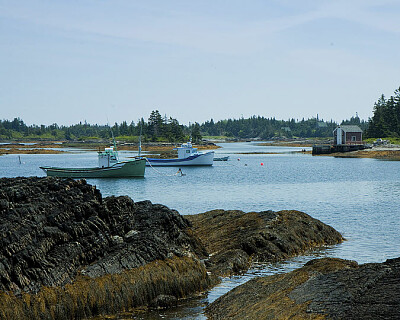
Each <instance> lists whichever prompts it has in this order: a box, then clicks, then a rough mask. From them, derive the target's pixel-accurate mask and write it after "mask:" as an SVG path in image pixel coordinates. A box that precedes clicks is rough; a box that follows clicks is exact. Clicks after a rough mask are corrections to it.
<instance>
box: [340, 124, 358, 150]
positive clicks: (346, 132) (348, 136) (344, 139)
mask: <svg viewBox="0 0 400 320" xmlns="http://www.w3.org/2000/svg"><path fill="white" fill-rule="evenodd" d="M362 132H363V131H362V130H361V128H360V127H359V126H355V125H342V126H338V127H337V128H336V129H335V130H333V144H334V145H346V144H363V142H362Z"/></svg>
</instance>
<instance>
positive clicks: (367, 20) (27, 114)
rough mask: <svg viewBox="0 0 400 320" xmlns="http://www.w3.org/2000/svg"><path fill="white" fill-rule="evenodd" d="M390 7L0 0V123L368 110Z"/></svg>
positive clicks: (393, 62) (394, 24) (388, 83)
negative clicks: (155, 112) (153, 114)
mask: <svg viewBox="0 0 400 320" xmlns="http://www.w3.org/2000/svg"><path fill="white" fill-rule="evenodd" d="M399 66H400V1H399V0H393V1H389V0H387V1H386V0H343V1H342V0H302V1H298V0H259V1H258V0H247V1H243V0H242V1H237V0H224V1H223V0H212V1H209V0H197V1H194V0H193V1H192V0H181V1H179V0H170V1H167V0H159V1H156V0H146V1H135V0H97V1H95V0H79V1H78V0H51V1H50V0H47V1H46V0H42V1H40V0H8V1H7V0H0V111H1V112H0V118H1V119H10V120H11V119H13V118H15V117H20V118H21V119H22V120H24V121H25V122H26V123H28V124H33V123H34V124H46V125H49V124H52V123H54V122H56V123H58V124H66V125H69V124H74V123H78V122H79V121H84V120H86V121H87V122H88V123H92V124H94V123H98V124H105V123H107V119H108V120H109V122H110V123H113V122H121V121H123V120H126V121H128V122H130V121H132V120H133V121H134V122H137V120H138V119H139V118H141V117H144V118H145V119H146V120H147V119H148V117H149V115H150V112H151V111H152V110H156V109H158V110H159V111H160V113H161V114H162V115H164V114H166V115H167V116H172V117H173V118H176V119H178V120H179V121H180V122H181V123H184V124H187V123H188V122H195V121H197V122H204V121H206V120H209V119H211V118H213V119H214V121H217V120H221V119H228V118H240V117H242V116H243V117H245V118H247V117H250V116H252V115H260V116H264V117H276V118H277V119H288V118H295V119H301V118H303V117H304V118H310V117H315V116H316V114H317V113H318V114H319V117H320V118H323V119H325V120H330V119H333V120H336V121H340V120H342V119H347V118H350V117H351V116H354V115H355V114H356V112H358V114H359V116H360V117H361V118H363V119H366V120H367V119H368V117H370V116H372V109H373V105H374V102H375V101H376V100H377V99H378V98H379V97H380V95H381V94H382V93H383V94H385V95H387V96H390V95H392V94H393V92H394V90H395V89H397V88H399V86H400V67H399Z"/></svg>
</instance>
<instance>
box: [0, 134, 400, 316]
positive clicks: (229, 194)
mask: <svg viewBox="0 0 400 320" xmlns="http://www.w3.org/2000/svg"><path fill="white" fill-rule="evenodd" d="M219 145H220V146H221V147H222V148H221V149H218V150H216V156H226V155H228V156H229V157H230V159H229V161H227V162H214V165H213V166H212V167H193V168H189V167H188V168H186V167H183V168H182V170H183V173H185V174H186V175H184V176H177V175H175V173H176V171H177V168H159V167H158V168H154V169H153V168H146V174H145V178H135V179H88V183H90V184H93V185H96V186H97V188H99V189H100V191H101V192H102V194H103V196H109V195H128V196H130V197H131V198H132V199H134V200H135V201H140V200H151V201H152V202H153V203H161V204H164V205H167V206H168V207H170V208H172V209H175V210H177V211H178V212H179V213H181V214H183V215H186V214H196V213H201V212H205V211H208V210H212V209H236V210H237V209H238V210H243V211H246V212H248V211H262V210H275V211H279V210H284V209H295V210H300V211H304V212H306V213H307V214H309V215H311V216H312V217H314V218H317V219H319V220H321V221H322V222H324V223H326V224H328V225H330V226H332V227H334V228H335V229H336V230H338V231H339V232H341V233H342V234H343V236H344V237H345V238H346V239H347V241H345V242H344V243H342V244H340V245H337V246H332V247H329V248H323V249H320V250H316V251H313V252H310V253H308V254H307V255H304V256H301V257H297V258H294V259H291V260H288V261H285V262H282V263H277V264H267V265H257V266H254V268H252V269H251V270H249V272H247V273H246V274H244V275H242V276H237V277H231V278H226V279H224V280H223V282H222V283H221V285H219V286H217V287H216V288H214V289H213V290H211V291H210V292H208V293H206V294H203V295H201V296H199V297H197V298H193V299H191V300H188V301H185V302H183V303H182V305H180V306H179V307H177V308H174V309H172V310H168V311H165V312H164V311H155V312H151V313H147V314H137V315H134V316H133V317H134V318H136V319H205V317H204V316H203V315H202V312H203V309H204V306H205V305H207V304H208V303H210V302H212V301H214V300H215V299H216V298H218V297H219V296H221V295H222V294H224V293H225V292H227V291H229V290H231V289H232V288H234V287H235V286H237V285H239V284H241V283H244V282H245V281H247V280H249V279H251V278H252V277H256V276H260V275H269V274H275V273H281V272H288V271H291V270H293V269H295V268H297V267H301V266H302V265H303V264H304V263H306V262H307V261H309V260H310V259H314V258H318V257H324V256H329V257H339V258H344V259H350V260H355V261H357V262H358V263H367V262H383V261H385V260H386V259H389V258H394V257H399V256H400V162H397V161H381V160H375V159H344V158H334V157H327V156H312V155H309V154H303V153H301V152H300V153H298V152H295V151H301V148H290V147H285V148H284V147H263V146H259V145H258V144H257V143H254V142H251V143H250V142H249V143H221V144H219ZM263 152H265V153H268V154H262V153H263ZM133 155H134V154H132V153H129V152H121V153H120V157H121V158H126V157H129V156H133ZM20 158H21V162H22V163H21V164H20V163H19V158H18V155H6V156H1V157H0V177H16V176H32V175H34V176H44V173H43V172H42V171H41V170H40V169H39V166H41V165H45V166H59V167H62V166H66V167H74V166H76V167H79V166H81V167H85V166H96V165H97V154H96V153H95V152H76V153H73V154H70V153H68V154H56V155H20Z"/></svg>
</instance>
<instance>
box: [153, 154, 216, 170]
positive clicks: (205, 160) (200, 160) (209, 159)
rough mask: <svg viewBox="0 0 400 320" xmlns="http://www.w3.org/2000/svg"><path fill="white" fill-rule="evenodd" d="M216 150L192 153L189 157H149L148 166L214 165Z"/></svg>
mask: <svg viewBox="0 0 400 320" xmlns="http://www.w3.org/2000/svg"><path fill="white" fill-rule="evenodd" d="M213 160H214V151H210V152H206V153H201V154H196V155H192V156H190V157H187V158H183V159H180V158H175V159H155V158H147V163H146V166H151V167H184V166H212V165H213Z"/></svg>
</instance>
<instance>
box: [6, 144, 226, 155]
mask: <svg viewBox="0 0 400 320" xmlns="http://www.w3.org/2000/svg"><path fill="white" fill-rule="evenodd" d="M110 145H111V144H110V143H106V142H90V141H89V142H70V141H68V142H67V141H45V142H43V141H36V142H32V141H30V142H29V143H24V142H10V143H7V144H0V155H4V154H57V153H68V152H74V149H76V150H78V149H80V150H81V149H84V150H88V151H99V150H104V148H105V147H108V146H110ZM176 146H178V144H173V143H143V144H142V151H144V152H150V153H173V148H174V147H176ZM195 147H196V148H198V149H199V150H206V149H207V150H209V149H217V148H219V147H218V146H216V145H215V144H205V145H195ZM61 148H62V149H64V148H69V149H70V150H68V151H66V150H59V149H61ZM117 148H118V150H124V151H132V152H138V144H137V143H121V144H119V143H118V145H117Z"/></svg>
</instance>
